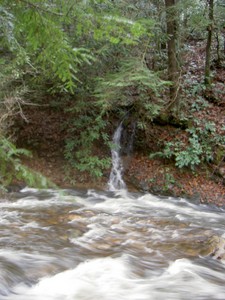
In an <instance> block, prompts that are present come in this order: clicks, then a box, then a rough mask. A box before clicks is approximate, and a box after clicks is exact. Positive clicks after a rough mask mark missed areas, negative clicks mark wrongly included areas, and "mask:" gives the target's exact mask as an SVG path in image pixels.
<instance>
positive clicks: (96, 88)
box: [0, 0, 225, 205]
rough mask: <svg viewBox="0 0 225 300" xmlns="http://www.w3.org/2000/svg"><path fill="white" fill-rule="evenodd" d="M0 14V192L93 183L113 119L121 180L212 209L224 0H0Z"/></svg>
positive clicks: (224, 115)
mask: <svg viewBox="0 0 225 300" xmlns="http://www.w3.org/2000/svg"><path fill="white" fill-rule="evenodd" d="M0 22H1V28H0V54H1V56H0V65H1V68H0V86H1V88H0V105H1V109H0V143H1V147H0V187H1V189H2V190H3V191H4V190H7V187H9V186H10V185H12V184H23V183H24V182H25V184H27V185H29V186H34V187H46V186H54V185H56V186H67V187H72V186H79V185H82V184H83V185H86V186H94V187H102V186H104V184H105V182H106V181H107V179H108V177H109V173H110V168H111V151H110V150H111V149H112V148H113V147H115V145H114V144H113V143H112V135H113V133H114V131H115V130H116V128H117V126H118V125H119V124H120V122H121V121H123V136H122V142H121V143H122V149H121V155H122V156H123V158H124V177H125V179H126V181H127V182H128V183H129V184H130V186H131V187H133V188H136V189H137V190H144V191H150V192H152V193H154V194H160V195H172V196H176V197H179V196H185V197H190V198H196V199H198V200H199V201H201V202H208V203H210V202H212V203H215V204H218V205H224V202H225V134H224V131H225V2H224V0H165V1H162V0H159V1H155V0H142V1H136V0H66V1H62V0H51V1H50V0H49V1H43V0H16V1H10V0H0ZM131 140H132V142H133V143H132V147H131V148H132V151H131V150H129V151H128V148H129V147H128V146H129V145H130V144H129V143H130V141H131ZM128 152H129V153H128Z"/></svg>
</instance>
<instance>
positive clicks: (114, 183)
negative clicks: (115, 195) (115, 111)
mask: <svg viewBox="0 0 225 300" xmlns="http://www.w3.org/2000/svg"><path fill="white" fill-rule="evenodd" d="M122 130H123V124H122V122H121V123H120V124H119V126H118V127H117V129H116V131H115V133H114V135H113V145H114V147H113V148H112V150H111V153H112V169H111V173H110V176H109V181H108V188H109V191H116V190H121V189H126V184H125V182H124V181H123V178H122V173H123V164H122V160H121V156H120V149H121V143H120V140H121V134H122Z"/></svg>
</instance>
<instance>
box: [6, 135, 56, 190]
mask: <svg viewBox="0 0 225 300" xmlns="http://www.w3.org/2000/svg"><path fill="white" fill-rule="evenodd" d="M21 155H24V156H31V153H30V152H29V151H27V150H25V149H19V148H17V147H16V146H15V145H14V144H13V143H11V142H10V141H9V140H8V139H6V138H4V137H2V138H0V165H1V167H0V187H1V188H3V187H6V186H8V185H9V184H10V183H12V182H13V181H15V180H19V181H20V180H22V181H24V182H26V184H28V185H29V186H33V187H41V188H46V187H47V186H49V185H51V186H52V185H53V184H52V183H50V181H49V180H48V179H47V178H45V177H44V176H43V175H41V174H40V173H38V172H34V171H31V170H30V169H29V168H28V167H26V166H24V165H23V164H22V163H21V160H20V159H19V156H21Z"/></svg>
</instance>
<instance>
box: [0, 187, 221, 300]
mask: <svg viewBox="0 0 225 300" xmlns="http://www.w3.org/2000/svg"><path fill="white" fill-rule="evenodd" d="M224 212H225V211H224V210H223V209H219V208H214V207H208V206H204V205H195V204H194V203H190V202H188V201H186V200H184V199H173V198H159V197H155V196H152V195H150V194H139V193H128V192H126V191H125V190H122V191H118V192H97V191H94V190H89V191H74V190H64V191H54V190H43V191H40V190H35V189H28V188H26V189H24V190H22V191H21V192H20V193H17V194H12V195H11V197H10V199H1V201H0V233H1V234H0V266H1V268H0V299H1V300H59V299H60V300H62V299H63V300H72V299H73V300H74V299H77V300H96V299H101V300H115V299H120V300H151V299H155V300H156V299H157V300H161V299H163V300H164V299H179V300H180V299H188V300H189V299H191V298H192V299H225V265H224V263H223V258H222V259H220V260H218V259H215V257H213V256H212V255H210V254H211V253H213V251H214V250H215V249H214V248H216V247H217V246H216V245H214V242H213V241H214V237H215V236H216V237H218V238H221V237H222V238H223V234H224V232H225V218H224ZM220 258H221V257H220Z"/></svg>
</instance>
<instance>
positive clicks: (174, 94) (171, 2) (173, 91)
mask: <svg viewBox="0 0 225 300" xmlns="http://www.w3.org/2000/svg"><path fill="white" fill-rule="evenodd" d="M175 5H176V0H165V7H166V23H167V35H168V42H167V51H168V79H169V80H170V81H171V82H172V85H171V87H170V99H171V105H170V108H173V109H175V110H176V112H177V113H179V97H178V94H179V84H178V78H179V68H178V57H177V49H176V42H177V15H176V7H175Z"/></svg>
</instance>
